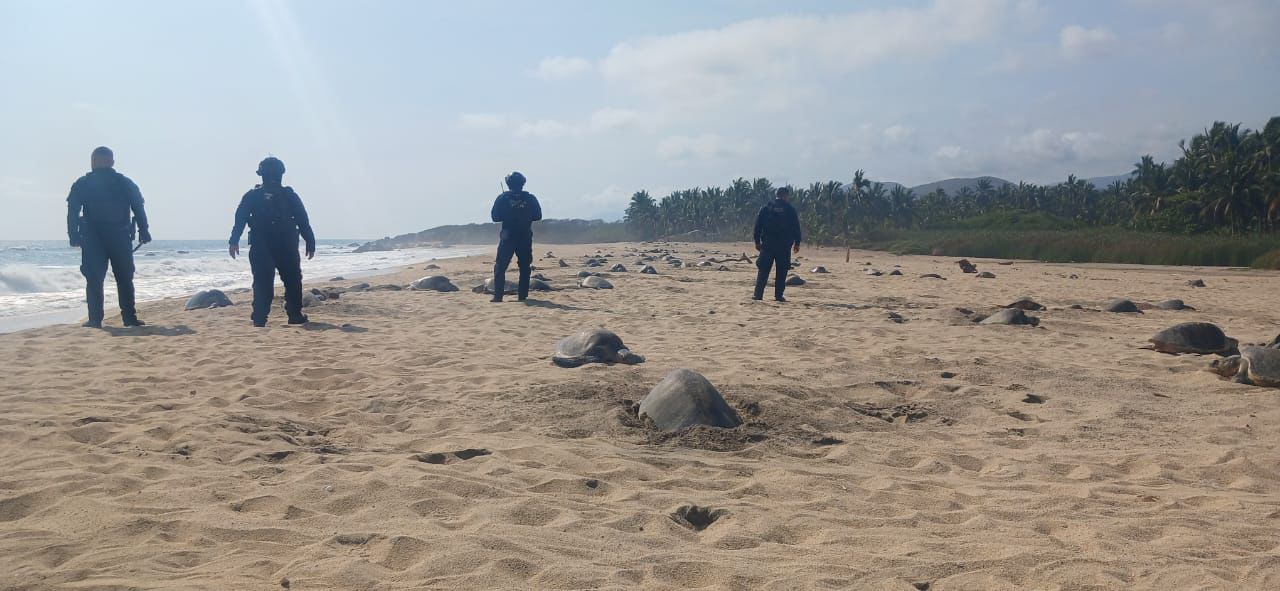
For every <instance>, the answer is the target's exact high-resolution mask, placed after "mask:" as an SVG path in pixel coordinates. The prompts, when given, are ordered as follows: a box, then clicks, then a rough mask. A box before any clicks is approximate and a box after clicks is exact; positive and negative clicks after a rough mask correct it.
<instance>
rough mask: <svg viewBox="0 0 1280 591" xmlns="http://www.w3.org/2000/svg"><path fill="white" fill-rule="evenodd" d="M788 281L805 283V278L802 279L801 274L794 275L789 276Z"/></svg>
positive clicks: (788, 283)
mask: <svg viewBox="0 0 1280 591" xmlns="http://www.w3.org/2000/svg"><path fill="white" fill-rule="evenodd" d="M786 283H787V285H804V284H805V280H804V279H802V278H801V277H800V276H799V275H792V276H790V277H787V282H786Z"/></svg>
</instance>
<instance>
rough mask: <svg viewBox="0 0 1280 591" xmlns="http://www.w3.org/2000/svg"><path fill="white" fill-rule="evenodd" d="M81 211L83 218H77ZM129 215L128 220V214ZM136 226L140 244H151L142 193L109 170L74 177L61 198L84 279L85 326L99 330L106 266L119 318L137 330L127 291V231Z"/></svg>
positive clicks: (130, 285) (130, 258)
mask: <svg viewBox="0 0 1280 591" xmlns="http://www.w3.org/2000/svg"><path fill="white" fill-rule="evenodd" d="M82 211H83V213H84V217H81V212H82ZM131 213H132V219H130V214H131ZM135 224H136V225H137V229H138V232H139V237H140V238H141V239H142V242H150V241H151V232H150V227H149V226H148V224H147V213H146V211H145V210H144V209H143V207H142V192H141V191H139V190H138V185H135V184H134V183H133V181H131V180H129V177H126V176H124V175H122V174H120V173H118V172H116V171H115V169H114V168H98V169H94V170H93V171H92V172H90V173H89V174H86V175H84V176H82V177H80V179H79V180H77V181H76V182H75V184H73V185H71V193H70V194H69V195H67V235H68V237H69V238H70V239H71V246H78V247H80V272H81V273H82V274H84V278H85V301H86V302H87V303H88V305H89V322H88V323H87V324H86V325H87V326H101V324H102V318H103V315H104V313H103V301H102V300H103V295H102V291H103V285H102V284H103V282H104V281H105V280H106V278H107V265H108V264H110V265H111V272H112V274H114V275H115V278H116V290H117V291H119V296H120V317H121V318H122V319H123V320H124V324H125V326H138V325H141V324H142V323H141V322H139V321H138V311H137V308H136V307H135V305H134V291H133V272H134V267H133V231H134V225H135Z"/></svg>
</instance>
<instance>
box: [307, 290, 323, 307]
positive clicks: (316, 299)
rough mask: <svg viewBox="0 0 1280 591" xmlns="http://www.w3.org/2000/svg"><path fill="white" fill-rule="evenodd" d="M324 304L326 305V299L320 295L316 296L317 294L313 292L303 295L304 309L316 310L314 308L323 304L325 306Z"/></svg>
mask: <svg viewBox="0 0 1280 591" xmlns="http://www.w3.org/2000/svg"><path fill="white" fill-rule="evenodd" d="M323 303H324V297H323V296H318V295H316V294H314V293H311V292H309V291H308V292H305V293H303V294H302V307H303V308H314V307H316V306H319V305H321V304H323Z"/></svg>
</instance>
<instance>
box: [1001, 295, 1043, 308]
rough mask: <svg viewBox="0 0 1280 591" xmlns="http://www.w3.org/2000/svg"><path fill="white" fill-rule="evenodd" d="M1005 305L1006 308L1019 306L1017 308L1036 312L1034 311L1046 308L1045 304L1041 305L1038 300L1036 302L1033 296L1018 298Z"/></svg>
mask: <svg viewBox="0 0 1280 591" xmlns="http://www.w3.org/2000/svg"><path fill="white" fill-rule="evenodd" d="M1005 307H1006V308H1017V309H1019V310H1029V311H1033V312H1034V311H1038V310H1043V309H1044V306H1042V305H1040V304H1039V303H1038V302H1036V301H1035V300H1033V299H1031V298H1027V297H1022V298H1018V299H1017V300H1016V301H1014V302H1013V303H1012V304H1009V305H1008V306H1005Z"/></svg>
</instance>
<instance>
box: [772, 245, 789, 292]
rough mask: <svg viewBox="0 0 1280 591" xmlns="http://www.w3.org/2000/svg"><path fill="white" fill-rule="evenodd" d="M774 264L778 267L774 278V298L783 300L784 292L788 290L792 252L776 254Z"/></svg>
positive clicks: (786, 251)
mask: <svg viewBox="0 0 1280 591" xmlns="http://www.w3.org/2000/svg"><path fill="white" fill-rule="evenodd" d="M773 264H774V265H777V267H778V268H777V272H776V274H775V275H774V278H773V297H775V298H779V299H781V298H782V292H783V291H785V290H786V289H787V274H788V273H790V272H791V251H790V250H789V249H782V250H781V251H779V252H778V253H776V254H774V255H773Z"/></svg>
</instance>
